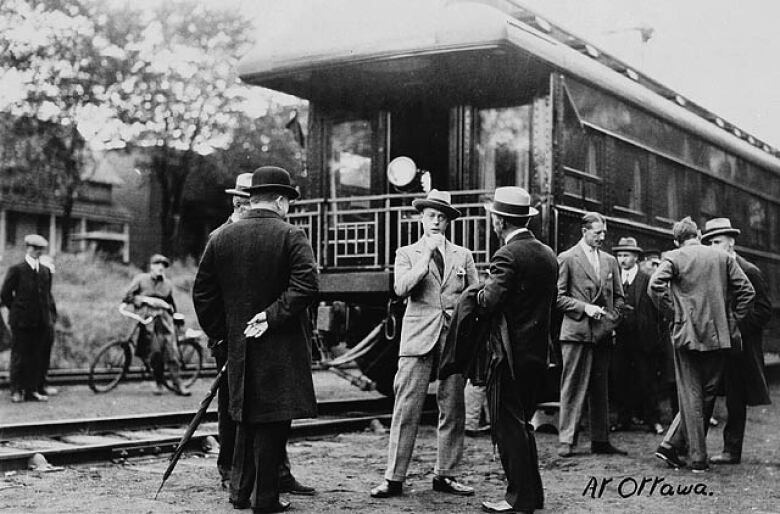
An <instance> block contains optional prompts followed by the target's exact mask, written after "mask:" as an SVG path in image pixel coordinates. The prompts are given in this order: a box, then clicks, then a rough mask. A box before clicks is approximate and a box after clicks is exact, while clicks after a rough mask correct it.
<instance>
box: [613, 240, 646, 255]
mask: <svg viewBox="0 0 780 514" xmlns="http://www.w3.org/2000/svg"><path fill="white" fill-rule="evenodd" d="M612 252H613V253H614V252H635V253H642V249H641V248H640V247H639V245H638V244H637V242H636V239H634V238H633V237H621V238H620V239H619V240H618V244H617V245H616V246H613V247H612Z"/></svg>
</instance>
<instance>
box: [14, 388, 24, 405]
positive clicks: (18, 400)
mask: <svg viewBox="0 0 780 514" xmlns="http://www.w3.org/2000/svg"><path fill="white" fill-rule="evenodd" d="M23 401H24V395H23V394H22V393H21V392H20V391H16V392H14V393H12V394H11V403H22V402H23Z"/></svg>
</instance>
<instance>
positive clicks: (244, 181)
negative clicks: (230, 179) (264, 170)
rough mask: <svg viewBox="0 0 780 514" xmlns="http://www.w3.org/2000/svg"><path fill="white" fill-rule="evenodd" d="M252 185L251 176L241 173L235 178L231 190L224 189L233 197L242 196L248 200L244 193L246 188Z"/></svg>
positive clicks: (247, 195) (246, 194)
mask: <svg viewBox="0 0 780 514" xmlns="http://www.w3.org/2000/svg"><path fill="white" fill-rule="evenodd" d="M251 185H252V174H251V173H242V174H240V175H239V176H237V177H236V187H234V188H232V189H225V192H226V193H227V194H229V195H233V196H243V197H246V198H248V197H249V193H247V192H246V188H248V187H249V186H251Z"/></svg>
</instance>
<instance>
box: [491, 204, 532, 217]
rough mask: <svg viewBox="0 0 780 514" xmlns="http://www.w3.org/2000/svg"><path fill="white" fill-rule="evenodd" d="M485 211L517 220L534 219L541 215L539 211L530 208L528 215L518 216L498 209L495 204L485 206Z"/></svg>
mask: <svg viewBox="0 0 780 514" xmlns="http://www.w3.org/2000/svg"><path fill="white" fill-rule="evenodd" d="M485 209H486V210H487V211H488V212H489V213H491V214H498V215H499V216H505V217H507V218H517V219H525V218H533V217H534V216H536V215H537V214H539V211H538V210H536V209H534V208H533V207H531V206H528V214H517V213H513V212H507V211H502V210H501V209H496V208H495V207H494V204H493V203H490V204H488V205H487V206H485Z"/></svg>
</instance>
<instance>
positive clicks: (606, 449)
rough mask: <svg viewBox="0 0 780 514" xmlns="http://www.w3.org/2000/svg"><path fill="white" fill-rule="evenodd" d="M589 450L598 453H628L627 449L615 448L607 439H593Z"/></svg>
mask: <svg viewBox="0 0 780 514" xmlns="http://www.w3.org/2000/svg"><path fill="white" fill-rule="evenodd" d="M590 451H591V453H596V454H599V455H628V452H627V451H625V450H621V449H620V448H615V447H614V446H612V443H610V442H609V441H593V442H592V443H590Z"/></svg>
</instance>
